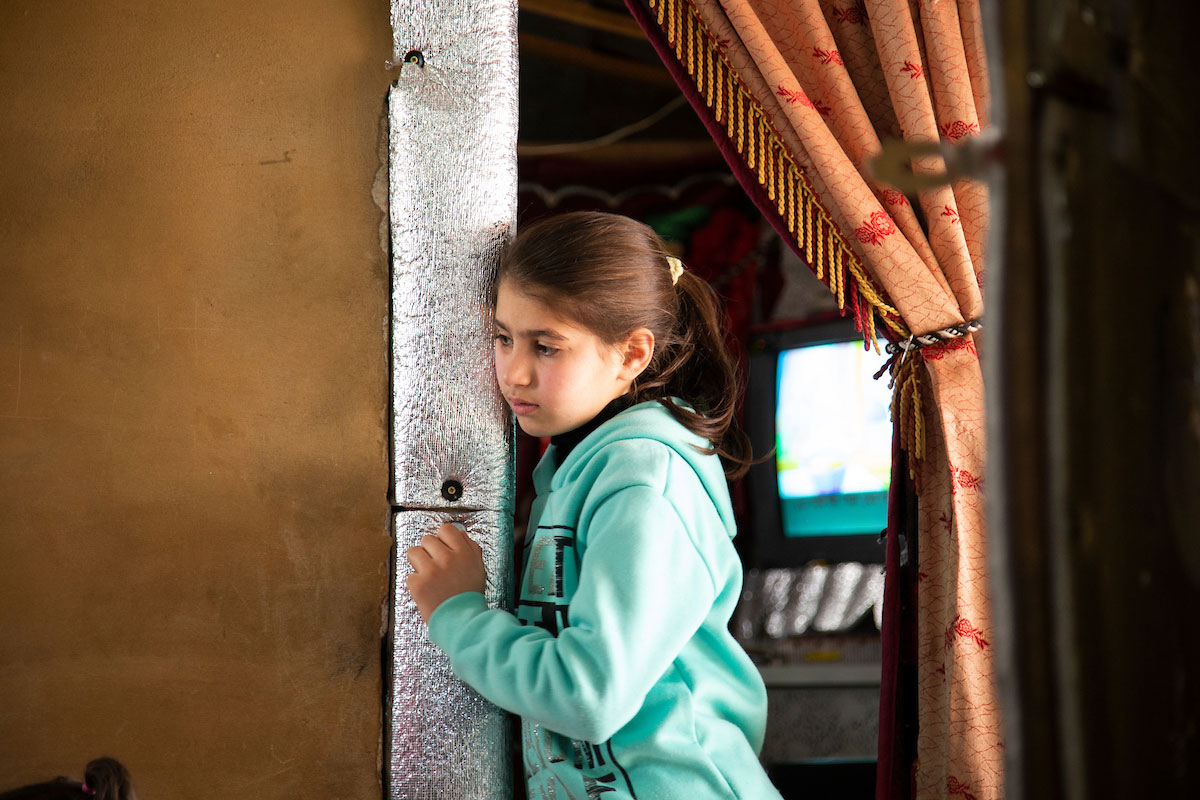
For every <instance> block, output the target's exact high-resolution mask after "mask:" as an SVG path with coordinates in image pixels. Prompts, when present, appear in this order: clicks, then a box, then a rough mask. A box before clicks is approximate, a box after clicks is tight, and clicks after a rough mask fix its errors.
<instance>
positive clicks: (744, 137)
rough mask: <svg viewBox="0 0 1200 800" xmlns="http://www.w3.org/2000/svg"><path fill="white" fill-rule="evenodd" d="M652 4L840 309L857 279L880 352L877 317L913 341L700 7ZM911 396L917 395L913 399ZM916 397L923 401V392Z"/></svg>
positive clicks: (665, 1) (869, 334)
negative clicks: (699, 10) (818, 197)
mask: <svg viewBox="0 0 1200 800" xmlns="http://www.w3.org/2000/svg"><path fill="white" fill-rule="evenodd" d="M647 1H648V4H649V6H650V9H651V10H652V11H653V12H655V13H654V15H653V18H654V19H655V20H656V22H657V23H658V26H659V28H661V29H662V31H663V33H664V34H665V35H666V38H667V43H668V44H669V45H670V46H671V48H672V49H673V50H674V52H675V58H676V59H678V61H679V63H680V64H681V65H682V66H683V67H684V68H685V69H686V70H687V73H688V75H689V76H690V77H691V79H692V82H693V84H694V86H695V89H696V93H697V95H699V96H700V97H703V98H704V103H705V105H707V106H708V107H709V108H710V109H711V110H712V112H713V116H714V118H715V119H716V121H717V122H718V123H720V124H722V125H723V126H724V128H725V133H726V134H727V135H728V137H729V141H730V142H731V143H733V145H734V146H735V147H736V148H737V151H738V153H740V154H741V156H742V158H743V159H744V160H745V162H746V166H747V167H749V169H750V170H751V171H752V172H753V173H754V174H755V176H756V177H757V179H758V184H759V186H761V187H762V188H763V190H764V191H765V192H766V194H767V197H769V198H770V199H771V201H772V202H774V203H775V208H776V210H777V211H778V212H779V216H780V217H781V218H782V219H783V220H784V221H785V222H786V223H787V227H788V231H789V232H790V233H791V234H792V235H793V236H795V237H796V244H797V246H798V247H799V248H800V250H801V252H802V253H803V254H804V257H805V258H806V259H808V263H809V264H811V265H812V267H813V270H814V271H815V272H816V274H817V278H819V279H820V280H821V281H822V282H823V283H824V284H825V285H826V286H828V287H829V290H830V292H832V293H833V296H834V297H835V298H837V301H838V308H839V309H840V310H841V311H843V312H845V309H846V299H847V293H848V286H847V282H848V281H849V282H851V285H852V287H853V288H852V289H851V290H850V291H852V292H857V295H858V300H857V301H856V303H857V304H858V305H859V306H860V311H859V322H860V325H861V327H862V328H863V335H864V336H865V337H866V339H867V342H868V344H869V346H871V347H873V348H874V349H875V352H879V344H878V341H877V340H876V334H875V319H876V317H878V318H879V319H880V320H881V321H882V322H883V323H884V324H885V325H887V327H888V328H889V329H891V330H892V332H893V333H895V334H896V336H897V337H898V338H900V339H907V338H908V336H909V331H908V329H907V327H906V326H905V324H904V321H903V320H902V319H901V318H900V312H899V311H897V310H896V309H895V308H894V307H892V306H891V305H890V304H889V303H888V302H886V301H885V300H884V298H883V294H882V292H881V291H880V290H879V289H878V288H877V287H876V286H875V285H874V283H873V282H872V281H871V279H870V278H869V277H868V275H867V272H866V270H865V269H864V268H863V264H862V262H861V261H860V260H859V258H858V255H857V254H856V253H855V252H854V249H853V248H852V247H850V246H849V245H848V244H847V243H846V240H845V239H844V238H843V236H842V234H841V231H839V230H838V229H837V227H836V226H835V225H834V224H833V221H832V220H831V219H830V218H829V214H828V212H827V211H826V210H825V208H824V207H823V206H822V205H821V203H820V201H819V200H818V199H817V197H816V193H815V192H814V191H813V188H812V186H810V185H809V183H808V180H807V178H805V176H804V170H803V169H802V168H801V167H800V166H799V165H797V164H796V162H795V160H794V159H793V158H792V155H791V153H789V152H788V150H787V148H786V147H785V146H784V143H783V139H782V138H781V137H780V136H779V132H778V131H776V130H775V127H774V126H773V125H772V124H771V122H770V120H768V119H767V116H766V113H765V112H764V111H763V109H762V107H761V106H760V105H759V104H758V101H757V100H755V98H754V96H753V94H751V93H750V92H749V90H747V89H746V87H745V85H744V84H743V83H742V81H741V79H740V78H739V77H738V75H737V73H736V72H735V71H734V69H733V66H732V65H731V64H730V63H729V61H728V60H727V59H726V57H725V54H724V52H722V51H721V48H720V47H719V46H718V44H717V41H716V38H715V37H714V36H713V35H712V32H711V31H710V30H709V29H708V26H707V25H706V24H705V23H704V20H702V19H701V18H700V15H699V13H698V12H697V11H696V9H695V7H693V6H692V4H691V3H689V2H687V0H647ZM861 306H865V309H864V308H861ZM910 360H912V359H910ZM913 380H914V381H915V378H914V379H913ZM914 385H915V384H914ZM902 386H903V384H902ZM911 397H912V395H911V393H910V402H912V400H911ZM915 402H916V403H917V404H918V405H919V404H920V395H919V393H917V394H916V395H915Z"/></svg>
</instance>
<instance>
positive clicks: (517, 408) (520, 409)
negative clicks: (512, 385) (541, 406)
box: [508, 397, 538, 417]
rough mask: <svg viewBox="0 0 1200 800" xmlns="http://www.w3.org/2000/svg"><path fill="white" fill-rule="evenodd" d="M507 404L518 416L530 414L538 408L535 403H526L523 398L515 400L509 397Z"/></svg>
mask: <svg viewBox="0 0 1200 800" xmlns="http://www.w3.org/2000/svg"><path fill="white" fill-rule="evenodd" d="M508 405H509V407H510V408H512V410H513V413H514V414H516V415H517V416H518V417H520V416H524V415H525V414H532V413H533V412H534V411H537V409H538V406H537V403H527V402H525V401H524V400H517V399H515V398H511V397H510V398H509V400H508Z"/></svg>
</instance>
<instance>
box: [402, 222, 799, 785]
mask: <svg viewBox="0 0 1200 800" xmlns="http://www.w3.org/2000/svg"><path fill="white" fill-rule="evenodd" d="M494 301H495V362H496V380H497V381H498V382H499V385H500V390H501V392H502V393H503V394H504V397H505V399H506V400H507V401H508V404H509V405H510V406H511V407H512V410H513V413H514V414H516V417H517V422H518V423H519V424H520V426H521V428H522V429H523V430H524V431H525V432H526V433H529V434H531V435H533V436H549V437H550V441H551V446H550V447H549V448H547V450H546V453H545V455H544V456H543V457H542V460H541V461H540V462H539V463H538V465H537V467H536V469H535V470H534V473H533V481H534V487H535V489H536V492H537V499H536V500H535V501H534V504H533V508H532V510H531V512H530V519H529V527H528V533H527V535H526V537H525V542H524V552H523V559H524V568H523V571H522V576H521V580H520V584H519V592H518V595H519V597H518V603H517V609H516V612H515V614H510V613H508V612H507V611H503V610H499V609H489V608H488V606H487V603H486V601H485V600H484V596H483V591H484V588H485V574H484V566H483V559H482V555H481V551H480V548H479V546H478V545H476V544H475V543H474V542H473V541H471V540H470V539H469V538H468V537H467V536H466V534H465V533H463V532H462V531H461V530H460V529H459V528H457V527H455V526H453V525H443V526H442V527H441V528H440V529H439V530H438V531H437V533H436V534H432V535H429V536H425V537H424V538H423V539H422V542H421V545H420V546H419V547H414V548H412V549H410V550H409V551H408V560H409V563H410V564H411V565H412V568H413V572H412V574H411V575H410V576H409V578H408V588H409V591H410V592H411V594H412V597H413V599H414V601H415V602H416V604H417V609H418V611H419V612H420V614H421V616H422V618H423V619H425V620H426V621H427V622H428V623H429V636H430V639H431V640H432V641H433V642H434V643H436V644H437V645H438V646H439V647H441V648H442V649H443V650H444V651H445V652H446V653H447V655H448V656H449V658H450V663H451V665H452V667H453V669H454V671H455V673H456V674H457V675H458V676H459V677H460V678H462V679H463V680H464V681H465V682H466V683H468V684H469V685H470V686H472V687H473V688H474V689H475V690H476V691H478V692H479V693H480V694H481V695H483V696H484V697H486V698H488V699H489V700H491V701H492V702H493V703H495V704H496V705H498V706H500V707H502V708H505V709H507V710H509V711H512V712H513V713H516V714H520V715H521V718H522V725H521V727H522V749H523V755H524V761H525V772H526V777H527V779H528V782H529V783H528V785H529V797H530V798H560V799H565V798H570V797H574V798H585V797H586V798H594V797H599V796H601V795H603V796H604V797H605V798H606V800H615V798H640V799H641V800H651V798H687V800H707V798H729V797H742V798H753V800H760V799H761V798H778V797H779V793H778V792H777V791H776V790H775V789H774V787H772V786H771V784H770V781H769V780H768V779H767V776H766V774H765V772H764V771H763V769H762V767H761V766H760V765H759V762H758V758H757V753H758V751H759V750H760V748H761V747H762V739H763V728H764V724H765V717H766V691H765V689H764V687H763V683H762V680H761V678H760V677H759V674H758V671H757V670H756V669H755V667H754V665H753V664H752V663H751V661H750V659H749V658H748V657H747V656H746V654H745V653H744V652H743V651H742V649H741V648H740V647H739V646H738V645H737V643H736V642H735V641H734V639H733V637H732V636H731V635H730V633H729V630H728V623H729V617H730V614H731V613H732V611H733V608H734V605H735V604H736V603H737V599H738V595H739V592H740V589H741V582H742V571H741V565H740V562H739V561H738V557H737V555H736V553H735V552H734V549H733V544H732V542H731V538H732V536H733V535H734V522H733V513H732V509H731V507H730V502H729V494H728V489H727V486H726V482H725V474H724V473H723V471H722V465H721V458H724V459H725V460H726V462H727V464H728V472H729V474H730V475H737V474H741V473H743V472H744V471H745V469H746V466H747V463H748V458H749V453H748V449H749V448H748V443H747V441H746V438H745V436H744V435H743V434H741V433H740V432H739V431H738V430H737V429H736V427H735V426H734V424H733V414H734V404H735V402H736V398H737V388H738V387H737V373H736V369H735V366H734V364H733V362H732V361H731V359H730V358H729V356H728V355H727V353H726V352H725V349H724V337H723V334H722V332H721V324H720V321H719V320H720V319H721V317H720V312H719V307H718V301H717V298H716V295H715V294H714V292H713V291H712V289H711V288H710V287H709V286H708V284H707V283H705V282H704V281H703V280H702V279H700V278H698V277H696V276H694V275H692V274H690V273H688V272H686V271H684V270H683V268H682V265H681V264H680V263H679V261H678V260H677V259H673V258H670V257H669V256H668V254H667V252H666V250H665V248H664V246H663V243H662V241H661V240H660V239H659V238H658V236H657V235H655V234H654V232H653V231H652V230H651V229H650V228H648V227H647V226H645V225H642V224H641V223H638V222H635V221H634V220H631V219H628V218H626V217H620V216H615V215H612V214H600V213H573V214H564V215H561V216H557V217H552V218H549V219H547V220H544V221H542V222H540V223H538V224H535V225H533V226H532V227H530V228H528V229H527V230H524V231H522V232H521V234H520V235H519V236H518V237H517V238H516V240H515V241H514V242H513V244H512V246H511V247H510V248H509V250H508V251H507V253H506V254H505V257H504V259H503V262H502V264H501V267H500V276H499V281H498V285H497V288H496V292H495V297H494Z"/></svg>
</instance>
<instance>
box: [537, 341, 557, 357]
mask: <svg viewBox="0 0 1200 800" xmlns="http://www.w3.org/2000/svg"><path fill="white" fill-rule="evenodd" d="M537 351H538V354H539V355H543V356H552V355H554V354H555V353H557V352H558V348H557V347H551V346H550V345H548V344H539V345H538V346H537Z"/></svg>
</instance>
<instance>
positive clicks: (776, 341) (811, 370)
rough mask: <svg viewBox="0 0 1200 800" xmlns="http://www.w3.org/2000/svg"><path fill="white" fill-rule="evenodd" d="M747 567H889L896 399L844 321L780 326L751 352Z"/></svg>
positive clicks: (878, 360) (758, 336)
mask: <svg viewBox="0 0 1200 800" xmlns="http://www.w3.org/2000/svg"><path fill="white" fill-rule="evenodd" d="M747 349H748V352H749V356H750V358H749V367H750V370H749V382H748V384H747V388H746V405H745V409H746V431H747V433H748V434H749V436H750V441H751V445H752V447H753V450H754V452H755V453H756V454H766V453H770V452H772V448H774V455H773V457H768V458H766V459H764V460H762V461H760V462H758V463H756V464H754V465H753V466H752V467H751V468H750V472H749V474H748V475H747V489H748V492H747V500H748V501H749V502H748V504H747V505H748V507H747V509H746V512H745V513H746V520H745V521H746V524H748V526H749V527H750V529H751V530H752V531H753V538H752V540H751V541H750V542H748V543H743V545H742V547H743V548H745V550H746V553H745V557H746V558H747V563H749V564H751V565H752V566H756V567H763V568H771V567H793V566H800V565H803V564H806V563H809V562H811V561H825V562H828V563H841V562H846V561H857V562H861V563H866V564H877V563H880V562H882V561H883V556H884V542H883V539H882V538H881V537H880V535H879V534H880V532H881V531H883V530H884V528H886V527H887V512H888V484H889V482H890V477H891V466H892V461H891V456H892V453H891V450H892V424H891V415H890V413H889V410H888V406H889V404H890V402H891V391H890V390H889V389H888V381H887V379H886V378H883V379H880V380H875V379H874V373H875V372H876V371H877V370H878V369H879V368H880V367H881V366H882V365H883V362H884V357H883V356H881V355H880V354H879V353H876V352H874V350H871V351H866V350H864V349H863V344H862V334H861V333H859V332H858V331H856V330H855V329H854V323H853V322H852V321H851V320H848V319H844V318H838V317H835V318H828V317H825V318H821V317H818V318H813V319H809V320H800V321H797V322H796V323H794V324H787V325H782V326H772V327H769V328H765V329H764V330H761V331H758V332H756V333H755V334H754V335H753V336H752V337H751V338H750V340H749V341H748V342H747Z"/></svg>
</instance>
